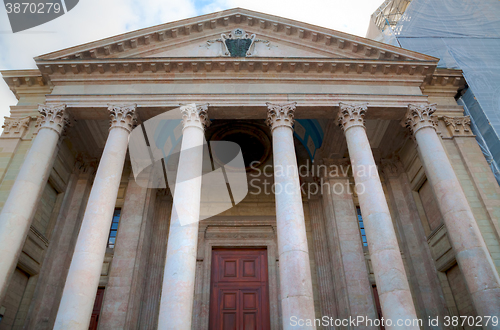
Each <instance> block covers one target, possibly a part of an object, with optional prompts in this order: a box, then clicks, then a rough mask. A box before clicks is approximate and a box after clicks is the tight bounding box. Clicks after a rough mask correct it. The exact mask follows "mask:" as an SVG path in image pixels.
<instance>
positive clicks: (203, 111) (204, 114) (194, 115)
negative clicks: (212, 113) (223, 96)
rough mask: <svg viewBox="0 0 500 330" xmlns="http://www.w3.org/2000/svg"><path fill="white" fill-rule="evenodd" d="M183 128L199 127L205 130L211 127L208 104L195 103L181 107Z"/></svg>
mask: <svg viewBox="0 0 500 330" xmlns="http://www.w3.org/2000/svg"><path fill="white" fill-rule="evenodd" d="M181 114H182V126H183V127H184V128H186V127H190V126H193V127H199V128H201V129H203V130H204V129H205V128H207V127H208V126H210V120H209V119H208V104H200V105H196V104H194V103H190V104H186V105H181Z"/></svg>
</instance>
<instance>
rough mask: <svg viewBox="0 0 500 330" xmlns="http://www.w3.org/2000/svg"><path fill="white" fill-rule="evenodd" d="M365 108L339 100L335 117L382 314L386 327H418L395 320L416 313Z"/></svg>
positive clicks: (364, 105)
mask: <svg viewBox="0 0 500 330" xmlns="http://www.w3.org/2000/svg"><path fill="white" fill-rule="evenodd" d="M366 109H367V105H366V104H343V103H341V104H340V113H339V118H338V120H339V124H340V126H341V127H342V129H343V130H344V133H345V136H346V140H347V147H348V150H349V157H350V159H351V165H352V170H353V174H354V181H355V183H356V189H357V193H358V198H359V205H360V207H361V213H362V215H363V222H364V225H365V232H366V238H367V241H368V249H369V251H370V256H371V261H372V265H373V271H374V274H375V281H376V284H377V290H378V293H379V298H380V304H381V307H382V313H383V316H384V318H385V319H390V320H391V321H392V323H393V324H392V326H390V325H389V324H387V325H386V328H397V329H419V327H418V326H416V325H415V326H399V327H398V326H397V325H396V322H397V321H398V320H409V322H411V321H413V320H416V319H417V314H416V311H415V307H414V305H413V300H412V296H411V292H410V287H409V285H408V280H407V278H406V272H405V269H404V265H403V259H402V258H401V252H400V250H399V246H398V241H397V238H396V233H395V231H394V226H393V224H392V219H391V216H390V213H389V207H388V205H387V201H386V199H385V195H384V191H383V188H382V184H381V182H380V177H379V175H378V171H377V167H376V165H375V160H374V159H373V154H372V151H371V148H370V142H369V141H368V137H367V135H366V131H365V127H364V115H365V113H366Z"/></svg>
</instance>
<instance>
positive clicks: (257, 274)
mask: <svg viewBox="0 0 500 330" xmlns="http://www.w3.org/2000/svg"><path fill="white" fill-rule="evenodd" d="M269 328H270V322H269V294H268V276H267V251H266V250H264V249H239V250H229V249H214V250H213V252H212V280H211V291H210V329H217V330H226V329H231V330H233V329H234V330H247V329H248V330H257V329H259V330H260V329H263V330H267V329H269Z"/></svg>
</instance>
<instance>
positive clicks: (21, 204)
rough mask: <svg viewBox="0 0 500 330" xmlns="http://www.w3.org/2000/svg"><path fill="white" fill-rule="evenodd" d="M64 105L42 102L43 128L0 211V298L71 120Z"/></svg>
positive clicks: (39, 109) (41, 119) (8, 280)
mask: <svg viewBox="0 0 500 330" xmlns="http://www.w3.org/2000/svg"><path fill="white" fill-rule="evenodd" d="M65 110H66V106H65V105H40V106H39V108H38V111H39V112H40V114H41V117H40V119H39V120H40V122H39V125H40V131H39V132H38V134H37V136H36V138H35V140H34V141H33V145H32V146H31V148H30V151H29V152H28V155H27V156H26V159H25V160H24V163H23V165H22V167H21V170H20V171H19V174H18V175H17V178H16V181H15V182H14V185H13V187H12V189H11V190H10V194H9V197H8V198H7V201H6V202H5V206H4V207H3V209H2V213H0V242H1V243H0V256H1V257H0V301H2V300H3V298H4V297H5V293H6V290H7V287H8V285H9V282H10V278H11V276H12V273H13V272H14V269H15V268H16V263H17V259H18V258H19V254H20V253H21V250H22V248H23V245H24V241H25V240H26V235H28V231H29V229H30V225H31V222H32V220H33V215H34V212H35V210H36V207H37V206H38V202H39V199H40V196H41V193H42V191H43V189H44V187H45V184H46V183H47V179H48V176H49V173H50V171H51V170H52V166H53V165H54V155H55V152H56V149H57V143H58V141H59V137H60V136H61V134H62V132H63V129H64V127H65V125H67V124H68V123H69V120H68V116H67V114H66V113H65Z"/></svg>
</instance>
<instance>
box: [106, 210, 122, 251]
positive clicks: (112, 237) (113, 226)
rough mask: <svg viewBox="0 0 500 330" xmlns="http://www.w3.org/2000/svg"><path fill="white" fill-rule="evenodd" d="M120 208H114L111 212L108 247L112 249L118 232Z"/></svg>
mask: <svg viewBox="0 0 500 330" xmlns="http://www.w3.org/2000/svg"><path fill="white" fill-rule="evenodd" d="M120 212H121V210H120V209H116V210H115V212H114V213H113V222H112V223H111V230H110V231H109V238H108V247H109V248H112V249H114V248H115V241H116V233H117V232H118V222H119V221H120Z"/></svg>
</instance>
